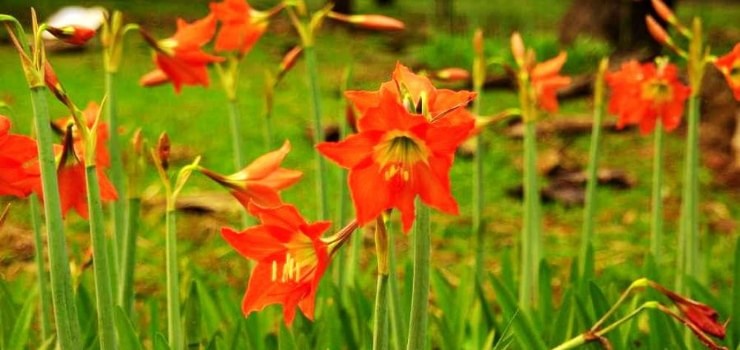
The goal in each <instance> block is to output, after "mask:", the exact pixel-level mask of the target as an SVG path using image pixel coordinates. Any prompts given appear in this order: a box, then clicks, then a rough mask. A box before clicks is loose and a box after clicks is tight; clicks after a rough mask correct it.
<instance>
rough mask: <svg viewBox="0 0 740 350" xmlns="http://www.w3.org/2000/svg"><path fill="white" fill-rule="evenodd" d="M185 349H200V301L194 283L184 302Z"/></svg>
mask: <svg viewBox="0 0 740 350" xmlns="http://www.w3.org/2000/svg"><path fill="white" fill-rule="evenodd" d="M183 319H184V320H185V329H184V331H185V334H184V335H185V347H186V348H187V349H200V342H201V340H202V337H201V331H200V330H201V312H200V299H199V298H198V287H197V285H196V284H195V282H193V283H191V284H190V293H189V294H188V299H187V300H186V301H185V312H184V313H183Z"/></svg>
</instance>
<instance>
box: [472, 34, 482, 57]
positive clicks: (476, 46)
mask: <svg viewBox="0 0 740 350" xmlns="http://www.w3.org/2000/svg"><path fill="white" fill-rule="evenodd" d="M483 49H484V43H483V31H482V30H481V29H480V28H478V29H476V30H475V34H473V50H475V55H476V56H481V57H482V56H483Z"/></svg>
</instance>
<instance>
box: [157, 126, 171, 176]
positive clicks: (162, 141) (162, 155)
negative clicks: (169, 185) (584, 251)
mask: <svg viewBox="0 0 740 350" xmlns="http://www.w3.org/2000/svg"><path fill="white" fill-rule="evenodd" d="M157 158H158V160H159V164H160V166H162V169H164V170H167V168H169V166H170V137H169V136H167V133H166V132H163V133H162V135H159V140H158V141H157Z"/></svg>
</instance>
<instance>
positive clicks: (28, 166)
mask: <svg viewBox="0 0 740 350" xmlns="http://www.w3.org/2000/svg"><path fill="white" fill-rule="evenodd" d="M10 127H11V123H10V120H9V119H8V118H6V117H4V116H2V115H0V195H11V196H16V197H25V196H27V195H28V194H29V193H31V190H32V189H33V188H34V187H35V186H36V184H37V183H39V173H38V167H34V166H33V165H34V163H35V159H36V156H37V150H36V142H35V141H34V140H33V139H31V138H30V137H26V136H22V135H15V134H11V133H10Z"/></svg>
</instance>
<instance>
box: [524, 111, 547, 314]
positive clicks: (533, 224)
mask: <svg viewBox="0 0 740 350" xmlns="http://www.w3.org/2000/svg"><path fill="white" fill-rule="evenodd" d="M524 123H525V129H524V130H525V131H524V222H523V227H522V253H521V257H522V277H521V281H520V289H519V305H521V306H523V307H524V306H527V305H529V306H534V305H535V304H536V301H537V292H538V290H539V286H538V284H539V283H538V282H539V277H538V275H539V266H540V264H539V262H540V259H541V250H542V248H541V245H542V237H541V229H540V225H541V223H540V191H539V185H538V181H537V143H536V137H537V135H536V132H537V130H536V125H535V122H534V121H531V120H529V121H528V120H526V119H525V121H524Z"/></svg>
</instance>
